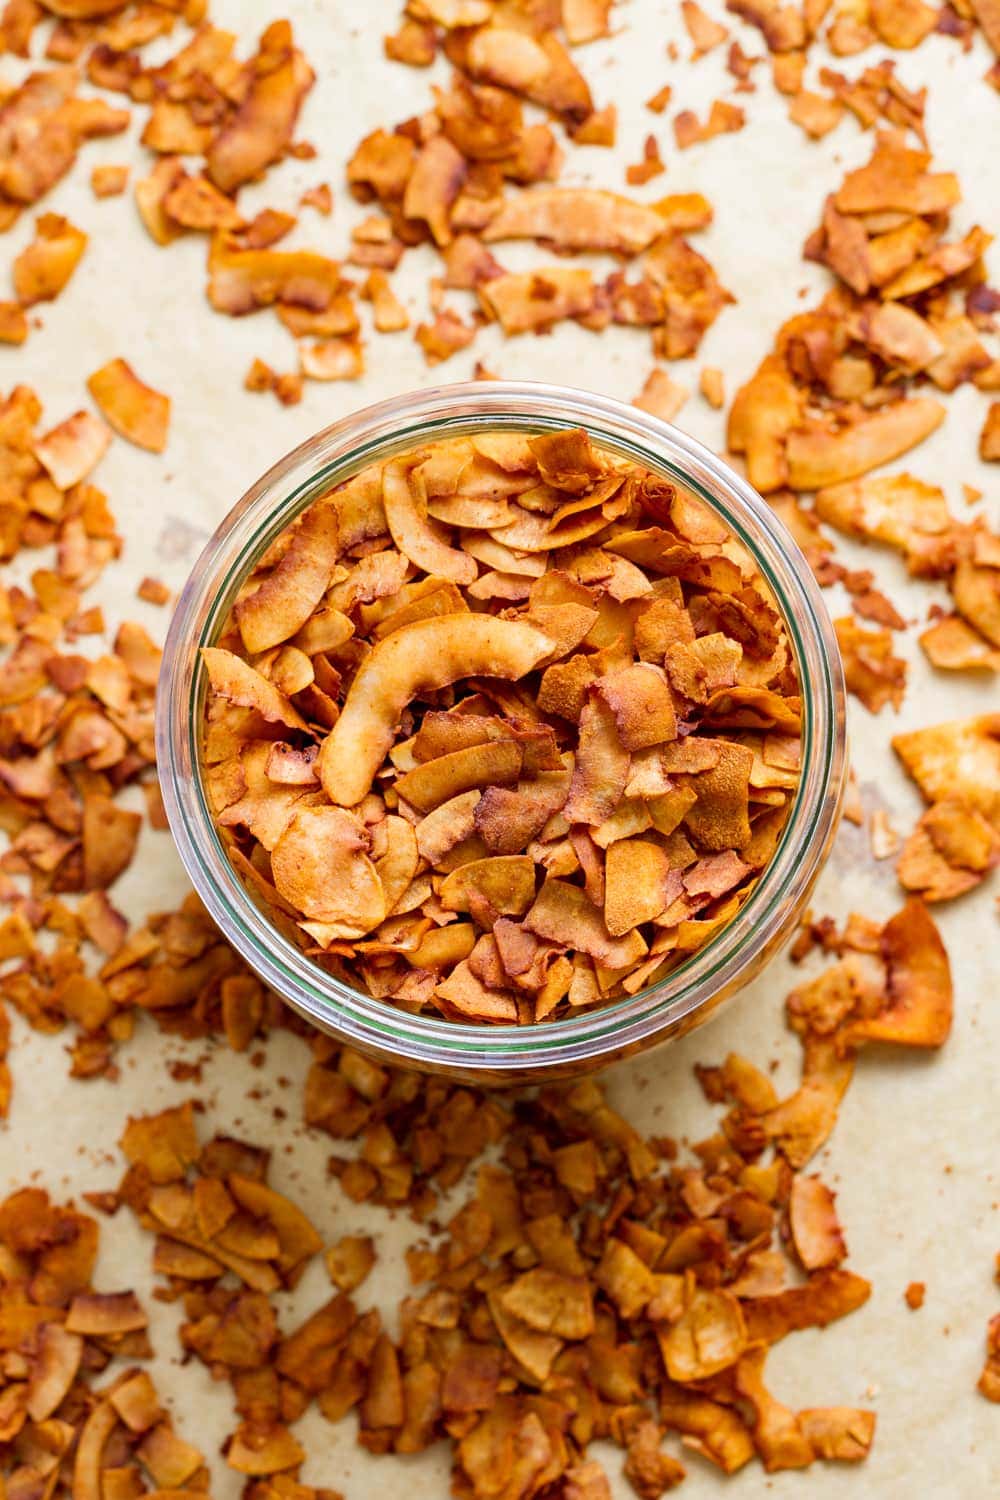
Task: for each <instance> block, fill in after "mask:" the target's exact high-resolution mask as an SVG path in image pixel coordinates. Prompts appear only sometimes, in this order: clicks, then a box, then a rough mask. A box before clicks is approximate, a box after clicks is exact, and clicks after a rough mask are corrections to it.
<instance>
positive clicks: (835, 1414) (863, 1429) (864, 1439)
mask: <svg viewBox="0 0 1000 1500" xmlns="http://www.w3.org/2000/svg"><path fill="white" fill-rule="evenodd" d="M798 1420H799V1426H800V1428H801V1429H802V1433H803V1435H804V1436H805V1438H806V1440H807V1442H808V1443H809V1445H810V1447H811V1448H812V1450H813V1452H814V1453H815V1455H816V1457H817V1458H824V1459H827V1460H837V1461H838V1462H840V1463H860V1462H861V1460H862V1459H865V1458H867V1457H868V1454H869V1452H870V1450H871V1445H872V1441H873V1439H874V1437H875V1413H874V1412H872V1411H861V1410H858V1409H857V1408H856V1407H853V1406H818V1407H812V1408H810V1409H808V1410H806V1411H800V1412H799V1414H798Z"/></svg>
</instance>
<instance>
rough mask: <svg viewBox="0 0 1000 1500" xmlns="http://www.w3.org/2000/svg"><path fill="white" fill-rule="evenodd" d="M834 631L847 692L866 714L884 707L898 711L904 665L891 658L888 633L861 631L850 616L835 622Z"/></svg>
mask: <svg viewBox="0 0 1000 1500" xmlns="http://www.w3.org/2000/svg"><path fill="white" fill-rule="evenodd" d="M834 627H835V629H836V632H837V644H838V645H839V646H840V654H841V656H842V658H843V662H844V676H845V679H846V681H847V686H848V689H849V691H850V692H852V693H854V695H855V697H857V698H860V699H861V702H862V703H863V704H864V705H865V708H867V710H868V712H869V713H873V714H877V713H878V712H879V711H880V710H881V709H883V708H884V707H885V705H886V704H887V703H892V705H893V706H894V707H895V708H897V709H898V708H899V705H900V704H901V703H902V701H903V691H904V688H905V684H906V662H905V661H904V660H903V659H902V658H901V657H898V656H893V654H892V634H891V632H890V631H888V630H864V629H862V627H861V626H860V625H859V624H858V623H857V621H856V620H855V619H853V617H852V616H850V615H848V616H846V617H844V618H842V619H839V620H836V621H835V622H834Z"/></svg>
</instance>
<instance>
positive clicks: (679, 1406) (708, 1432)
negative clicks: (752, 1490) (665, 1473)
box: [660, 1382, 754, 1474]
mask: <svg viewBox="0 0 1000 1500" xmlns="http://www.w3.org/2000/svg"><path fill="white" fill-rule="evenodd" d="M660 1416H661V1417H662V1419H663V1421H664V1422H665V1423H666V1425H667V1426H668V1427H670V1428H673V1429H675V1430H676V1431H678V1432H681V1433H683V1434H684V1442H685V1445H686V1446H688V1447H691V1448H693V1449H694V1450H695V1452H697V1453H700V1454H701V1455H702V1456H703V1457H704V1458H707V1459H708V1460H709V1462H710V1463H714V1464H715V1465H716V1466H717V1467H718V1468H720V1469H721V1470H722V1471H723V1473H724V1474H735V1473H736V1471H737V1470H738V1469H741V1468H742V1467H743V1466H744V1464H746V1463H748V1462H749V1461H750V1459H751V1458H753V1456H754V1445H753V1441H752V1439H751V1437H750V1433H749V1431H748V1430H747V1428H746V1426H745V1424H744V1423H743V1422H742V1421H741V1419H740V1417H739V1416H738V1415H737V1413H736V1412H735V1411H732V1410H731V1409H730V1408H729V1407H726V1406H721V1405H720V1404H719V1403H718V1402H716V1401H712V1400H709V1398H708V1397H707V1396H702V1395H697V1394H695V1393H694V1392H691V1391H687V1390H684V1389H683V1388H682V1387H681V1386H679V1385H674V1384H673V1383H672V1382H668V1383H667V1385H666V1389H665V1391H664V1393H663V1395H662V1396H661V1398H660Z"/></svg>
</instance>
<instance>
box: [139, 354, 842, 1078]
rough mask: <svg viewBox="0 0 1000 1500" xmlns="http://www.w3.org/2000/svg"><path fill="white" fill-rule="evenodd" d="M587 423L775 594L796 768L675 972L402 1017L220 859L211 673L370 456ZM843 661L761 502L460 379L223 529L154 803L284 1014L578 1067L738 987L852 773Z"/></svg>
mask: <svg viewBox="0 0 1000 1500" xmlns="http://www.w3.org/2000/svg"><path fill="white" fill-rule="evenodd" d="M568 426H578V427H583V428H584V429H585V430H586V431H587V432H588V433H589V434H590V436H591V437H592V438H593V440H594V441H595V442H596V443H598V444H599V445H600V446H601V447H604V448H605V449H608V450H609V451H611V452H615V453H618V454H619V455H621V456H624V457H628V458H633V459H635V460H637V461H639V462H641V463H643V464H645V465H647V466H648V467H650V468H652V469H654V470H656V471H658V472H659V473H661V474H665V475H666V476H667V477H668V478H673V479H676V480H677V481H679V482H680V483H682V484H683V485H684V486H685V487H686V488H688V489H689V490H691V492H692V493H693V494H695V495H696V496H697V497H698V498H699V499H700V500H701V501H702V502H703V503H705V504H707V505H708V506H709V507H710V508H711V509H712V510H713V511H714V512H715V513H716V514H717V515H719V517H720V519H722V520H723V521H724V522H725V524H726V525H727V526H728V527H729V528H730V530H731V531H732V533H733V534H734V536H736V537H737V538H738V539H739V540H740V541H741V542H742V543H743V545H744V546H745V547H746V548H747V549H748V551H749V552H750V553H751V555H752V556H753V558H754V562H755V564H756V566H757V567H758V568H759V570H760V572H761V575H762V576H763V577H764V579H765V580H766V582H767V583H768V585H769V587H770V588H771V590H772V591H773V593H774V596H775V598H776V600H777V602H778V605H779V609H780V611H781V614H782V617H783V620H784V623H785V627H786V631H787V633H788V637H789V642H790V644H791V646H792V650H793V653H794V656H795V661H796V668H797V672H798V676H799V680H800V685H801V688H800V690H801V696H802V710H803V712H802V772H801V777H800V781H799V786H798V789H797V792H796V796H795V801H794V803H793V806H792V809H791V812H790V814H789V816H788V819H787V821H786V823H785V826H784V828H783V830H782V833H781V836H780V839H779V842H778V846H777V848H776V849H775V851H774V854H773V856H772V858H771V860H770V862H769V863H768V865H767V866H766V867H765V869H764V872H763V874H762V875H761V877H760V879H759V881H758V883H757V886H756V887H755V889H754V890H753V891H752V893H751V894H750V896H749V897H748V899H747V901H746V902H745V903H744V905H743V906H742V907H741V908H740V910H739V911H738V912H737V913H736V915H735V916H734V917H733V918H732V919H731V920H730V921H729V922H727V923H726V924H724V925H723V926H722V927H721V928H720V930H719V932H718V933H716V934H714V935H713V937H712V938H711V939H710V940H709V941H708V942H707V943H706V944H705V945H704V946H703V947H702V948H700V949H698V950H696V951H695V952H694V953H693V954H692V955H690V957H689V958H687V959H686V960H685V962H684V963H682V964H680V965H679V966H678V967H677V968H676V969H673V970H671V971H670V973H668V974H667V975H666V976H665V977H664V978H663V979H661V980H660V981H659V982H657V983H656V984H653V985H649V986H646V987H644V988H643V989H642V990H640V991H639V992H638V993H637V994H635V995H631V996H624V997H621V998H618V999H613V1000H610V1001H608V1002H606V1003H605V1004H602V1005H600V1006H598V1007H595V1008H594V1009H591V1010H587V1011H584V1012H582V1013H581V1014H579V1015H570V1016H568V1017H563V1018H560V1019H558V1020H555V1021H551V1022H541V1023H538V1024H535V1025H531V1026H524V1027H515V1026H484V1025H475V1024H470V1023H466V1022H455V1021H449V1020H445V1019H443V1018H440V1017H435V1016H427V1015H422V1014H411V1013H409V1012H407V1011H403V1010H401V1009H399V1008H398V1007H396V1006H394V1005H392V1004H391V1003H390V1002H386V1001H382V1000H377V999H375V998H374V997H372V996H369V995H366V994H364V993H363V992H362V991H360V990H356V989H353V988H352V987H351V986H349V985H346V984H343V983H342V982H341V981H339V980H337V979H336V978H334V977H333V976H332V975H331V974H329V973H328V972H327V971H326V970H325V969H323V968H321V966H320V965H318V964H316V963H314V962H313V961H312V960H311V959H309V958H307V957H306V955H305V954H304V953H303V952H302V950H301V949H300V948H298V947H297V946H296V945H295V944H294V943H293V942H291V941H290V940H289V939H288V938H286V937H285V936H284V935H283V934H282V933H281V932H280V931H279V930H278V928H277V927H276V926H275V925H274V924H273V923H272V922H271V921H270V920H269V918H267V917H266V916H265V915H264V913H263V911H262V910H261V908H260V906H259V905H258V904H257V902H256V901H255V900H254V899H253V897H252V896H251V895H250V893H249V891H248V890H247V888H246V886H245V885H244V882H243V881H242V879H241V878H240V876H239V875H238V873H237V872H236V870H235V868H234V866H233V864H232V862H231V860H230V859H229V858H228V856H227V854H226V852H225V847H224V845H223V843H222V841H221V839H220V838H219V835H218V832H217V830H216V827H215V823H214V819H213V817H212V814H211V810H210V808H209V805H208V801H207V797H206V794H205V789H204V785H203V778H202V775H201V771H200V745H199V739H200V733H201V724H202V710H203V704H204V694H205V672H204V668H203V666H202V664H201V657H200V648H201V647H202V646H205V645H211V644H213V642H214V641H215V640H217V639H218V635H219V632H220V628H221V626H222V624H223V623H224V621H225V619H226V618H227V616H228V614H229V610H230V608H231V606H232V602H233V599H234V597H235V595H236V593H237V591H238V589H239V588H240V586H241V585H242V583H243V582H244V581H245V579H246V577H247V575H248V574H249V572H250V570H251V569H252V568H253V566H254V565H255V563H256V561H257V560H258V558H259V557H260V556H261V555H262V553H263V552H264V550H265V549H266V547H267V546H268V545H269V544H270V542H271V541H272V540H273V539H274V537H275V536H276V535H277V534H278V533H279V532H280V531H282V530H283V529H284V528H285V527H286V526H287V525H288V524H289V523H290V522H291V521H292V520H293V519H294V518H295V516H297V515H298V514H299V513H300V511H301V510H303V509H304V508H305V507H306V506H307V505H308V504H310V503H311V502H312V501H313V500H314V499H316V498H318V497H319V496H320V495H322V494H326V493H328V492H329V490H330V489H331V488H332V487H333V486H334V485H336V484H339V483H341V482H342V481H343V480H344V479H347V478H349V477H350V476H351V475H352V474H354V473H356V472H357V471H358V470H359V469H361V468H362V467H364V466H365V465H366V464H369V463H371V462H373V461H380V460H382V459H384V458H388V457H390V456H392V454H393V453H395V452H400V451H402V450H404V449H406V448H412V447H413V446H414V444H415V443H418V442H420V443H422V442H427V441H430V440H432V439H434V438H441V437H446V436H447V437H456V436H461V435H463V434H469V433H471V432H473V431H476V430H478V431H484V430H490V429H491V430H496V429H498V428H504V427H506V428H508V429H511V430H518V429H519V430H534V431H539V432H540V431H547V430H552V429H554V428H560V427H568ZM843 694H844V684H843V669H842V665H841V661H840V653H839V649H838V646H837V640H836V635H835V633H834V630H833V626H832V623H831V621H830V617H829V614H828V613H827V610H826V606H825V604H824V602H823V599H822V595H821V593H820V589H819V585H818V583H817V582H816V579H815V577H814V575H813V573H812V570H811V568H810V567H809V565H808V563H807V562H806V560H805V558H804V557H803V556H802V553H801V552H800V551H799V548H798V547H797V545H796V543H795V542H794V540H793V538H792V537H791V535H790V533H789V532H788V531H787V529H786V527H785V526H784V524H783V523H782V522H781V521H780V519H779V518H778V516H777V515H776V513H775V512H774V511H773V510H772V509H771V508H770V506H768V505H767V503H766V502H765V501H764V500H763V499H762V498H761V497H760V496H759V495H758V494H756V492H755V491H753V490H752V489H751V488H750V486H749V485H748V484H747V483H746V481H745V480H743V479H742V478H741V477H740V476H739V475H738V474H736V473H735V472H734V471H733V470H732V469H730V468H729V467H728V465H726V464H724V463H723V462H722V461H721V460H720V459H718V458H716V457H715V455H714V454H712V453H711V452H710V451H709V450H708V449H707V448H705V447H703V445H702V444H700V443H698V442H697V441H696V440H695V439H693V438H691V437H689V436H687V434H685V433H682V432H680V431H678V429H677V428H675V427H672V426H669V425H668V424H667V423H665V422H662V421H661V420H660V419H659V418H657V417H654V416H652V415H650V414H649V413H646V412H643V411H641V410H639V409H638V408H636V407H631V406H626V405H625V404H623V403H622V402H619V401H617V400H615V399H614V398H611V397H606V396H599V395H596V394H592V393H590V392H587V391H582V390H576V389H572V388H570V387H564V386H555V385H547V384H540V383H537V384H536V383H534V382H527V381H524V382H521V381H518V382H513V381H489V382H485V381H484V382H476V381H472V382H466V383H462V384H456V385H451V386H438V387H434V388H432V389H428V390H420V391H415V392H412V393H410V394H409V395H406V396H402V397H393V398H390V399H389V400H387V401H382V402H379V403H378V404H376V405H373V406H369V407H366V408H363V409H362V410H360V411H358V412H356V413H354V414H353V415H351V416H349V417H346V418H343V419H342V420H340V421H338V422H335V423H333V424H332V425H331V426H329V427H327V428H325V429H324V430H322V431H321V432H319V433H317V434H316V435H315V436H313V437H312V438H309V439H307V440H306V441H305V442H304V443H302V444H300V445H299V446H298V447H297V448H295V449H294V450H292V452H290V453H288V454H287V455H286V456H285V457H284V458H282V459H280V460H279V461H278V463H276V464H275V465H274V466H273V467H272V468H271V469H269V470H268V471H267V473H265V474H264V475H263V476H262V477H261V478H260V479H259V480H258V481H257V483H256V484H254V485H253V486H252V487H251V488H250V489H249V490H248V491H247V492H246V494H244V496H243V497H242V499H241V500H239V501H238V502H237V504H236V505H235V506H234V507H233V509H232V510H231V511H230V512H229V514H228V515H227V516H226V517H225V519H224V520H223V521H222V522H221V524H220V525H219V527H218V528H217V529H216V531H215V533H214V535H213V536H212V537H211V539H210V540H209V541H208V543H207V544H206V546H205V548H204V550H203V551H202V553H201V556H200V557H199V558H198V560H197V562H196V563H195V565H194V568H193V569H192V572H191V575H190V577H189V579H188V582H187V584H186V585H185V588H184V590H183V592H182V594H181V596H180V598H179V600H178V603H177V607H176V609H175V612H174V616H173V619H172V621H171V625H170V629H169V632H168V635H167V640H166V644H165V647H164V656H163V664H162V668H161V673H160V681H159V686H158V691H157V708H156V750H157V763H158V766H159V773H160V782H161V787H162V792H163V802H164V807H165V810H166V814H167V818H168V821H169V824H170V828H171V831H172V833H173V836H174V841H175V843H176V846H177V849H178V852H179V854H180V857H181V860H182V862H183V864H184V866H185V868H186V870H187V873H188V875H189V877H190V879H191V881H192V883H193V885H194V887H195V890H196V891H197V893H198V895H199V896H200V898H201V899H202V901H203V902H204V904H205V906H206V908H207V910H208V911H209V913H210V915H211V916H212V918H213V919H214V921H215V922H216V924H217V925H218V926H219V927H220V929H221V931H222V932H223V935H224V936H225V937H226V938H227V939H228V941H229V942H230V943H231V944H232V946H233V947H234V948H235V949H236V950H237V952H238V953H239V954H240V955H241V957H242V958H243V959H244V960H245V961H246V962H247V963H248V964H249V965H250V966H251V968H253V969H254V970H255V971H256V972H257V973H258V974H259V975H260V976H261V977H262V978H263V979H264V980H265V982H266V983H267V984H269V985H270V986H271V987H272V988H273V989H274V990H275V991H276V992H277V993H278V994H279V995H281V996H282V998H283V999H284V1000H285V1001H286V1002H287V1003H289V1004H290V1005H291V1006H292V1007H293V1009H295V1010H297V1011H298V1012H299V1013H300V1014H302V1015H304V1016H305V1017H306V1018H307V1019H308V1020H310V1021H312V1022H313V1023H314V1024H315V1025H317V1026H318V1027H320V1028H321V1029H324V1030H327V1031H333V1032H334V1033H335V1034H336V1035H337V1036H338V1037H339V1038H340V1039H341V1040H342V1041H344V1042H347V1043H350V1044H353V1045H356V1046H358V1047H359V1048H361V1049H362V1050H364V1049H366V1048H367V1049H369V1050H373V1049H374V1050H376V1051H381V1052H383V1053H392V1054H393V1055H394V1056H395V1057H396V1059H397V1060H398V1061H399V1062H400V1063H401V1064H409V1065H411V1066H416V1067H423V1068H441V1069H446V1070H447V1069H452V1070H456V1071H461V1072H464V1073H465V1074H467V1075H470V1076H481V1077H483V1078H484V1079H485V1078H486V1077H488V1075H490V1074H491V1073H496V1072H500V1073H517V1072H518V1071H524V1072H528V1071H529V1070H530V1071H531V1073H532V1074H533V1075H537V1074H538V1073H539V1072H547V1071H550V1070H551V1072H552V1073H553V1074H555V1073H558V1072H562V1071H572V1070H574V1069H583V1068H585V1067H587V1066H595V1065H598V1064H599V1063H600V1061H601V1060H602V1059H605V1058H606V1059H607V1060H611V1058H612V1057H617V1056H620V1055H622V1054H623V1053H625V1052H628V1051H633V1050H638V1049H639V1048H640V1047H642V1046H645V1045H649V1043H650V1042H651V1041H653V1040H655V1038H656V1036H657V1034H659V1033H660V1032H663V1031H666V1030H670V1031H676V1030H678V1029H679V1028H681V1027H686V1026H689V1025H691V1024H694V1018H695V1016H696V1015H697V1013H698V1011H699V1010H701V1009H705V1010H706V1011H708V1010H710V1009H711V1000H712V998H713V996H715V995H716V994H718V993H719V992H720V991H726V992H728V991H730V990H732V989H733V988H735V987H736V986H738V985H739V983H740V982H741V976H743V975H744V974H746V972H747V971H748V970H749V968H750V967H751V965H752V963H753V960H754V958H755V957H757V955H758V954H759V952H760V949H761V948H762V946H764V945H766V944H767V943H768V942H769V941H770V940H772V939H773V937H774V936H775V934H776V933H777V932H778V931H779V930H781V929H782V926H783V922H784V923H785V924H787V923H788V921H789V919H790V916H791V915H793V914H794V913H795V912H797V910H798V906H799V898H800V896H801V894H802V892H803V891H804V890H808V888H809V887H810V886H811V884H812V881H813V880H814V878H815V876H816V874H817V873H818V870H819V867H820V865H821V863H822V861H823V859H824V858H825V855H826V852H827V848H828V846H829V842H830V839H831V837H832V834H833V831H834V829H835V826H836V819H837V812H838V804H839V801H840V794H841V790H842V786H843V782H844V776H845V768H846V745H845V731H844V714H843Z"/></svg>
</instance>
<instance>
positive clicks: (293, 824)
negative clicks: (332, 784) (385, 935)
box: [271, 807, 386, 941]
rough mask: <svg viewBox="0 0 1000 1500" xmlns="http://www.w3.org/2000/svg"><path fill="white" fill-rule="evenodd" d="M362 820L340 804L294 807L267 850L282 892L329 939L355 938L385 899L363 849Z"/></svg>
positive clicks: (375, 918) (379, 914)
mask: <svg viewBox="0 0 1000 1500" xmlns="http://www.w3.org/2000/svg"><path fill="white" fill-rule="evenodd" d="M366 847H367V840H366V838H365V832H364V825H363V824H362V823H361V821H360V819H358V818H356V817H355V816H354V815H353V814H352V813H349V812H346V811H345V810H344V809H343V808H339V807H308V808H299V809H298V810H297V811H295V812H294V813H293V814H292V816H291V818H290V820H289V822H288V825H287V826H286V828H285V831H284V832H283V833H282V835H281V837H280V838H279V839H278V842H277V843H276V844H275V846H274V848H273V850H272V851H271V873H272V876H273V879H274V884H275V886H276V887H277V889H278V892H279V894H280V895H281V896H283V897H284V899H285V900H286V901H288V902H289V903H290V904H291V905H292V906H293V907H295V908H296V910H298V911H301V912H302V913H303V915H304V916H306V917H309V918H310V919H311V920H313V921H315V922H320V923H322V924H323V926H324V927H325V928H327V929H328V937H329V941H333V940H334V939H335V938H348V939H350V938H359V937H363V936H364V935H365V933H367V932H370V931H371V930H372V928H373V927H377V926H378V924H379V923H380V922H381V921H383V920H384V918H385V915H386V899H385V893H384V891H383V888H382V883H381V881H380V880H379V876H378V871H377V869H376V867H375V866H374V865H373V863H372V861H371V860H370V859H369V857H368V855H367V853H366V852H365V850H366Z"/></svg>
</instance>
